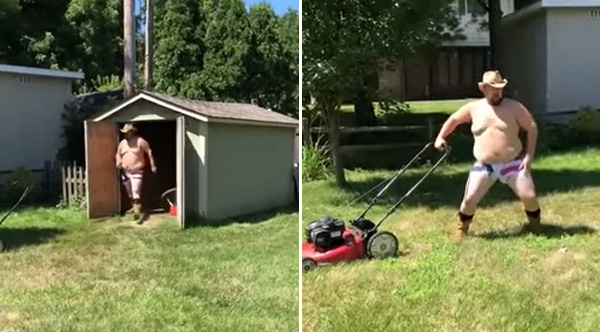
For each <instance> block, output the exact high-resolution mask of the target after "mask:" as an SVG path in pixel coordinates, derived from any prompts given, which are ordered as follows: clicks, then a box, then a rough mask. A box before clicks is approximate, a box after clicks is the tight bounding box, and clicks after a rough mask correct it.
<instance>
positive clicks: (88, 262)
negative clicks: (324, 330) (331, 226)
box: [0, 209, 299, 332]
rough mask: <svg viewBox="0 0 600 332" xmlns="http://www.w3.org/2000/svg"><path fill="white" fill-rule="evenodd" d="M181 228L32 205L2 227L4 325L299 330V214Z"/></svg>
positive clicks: (0, 315) (0, 321)
mask: <svg viewBox="0 0 600 332" xmlns="http://www.w3.org/2000/svg"><path fill="white" fill-rule="evenodd" d="M265 218H266V219H264V218H263V219H261V218H256V220H254V221H251V222H244V223H230V224H228V225H224V226H220V227H211V226H206V227H196V228H192V229H188V230H185V231H181V230H179V229H178V228H177V226H176V225H175V222H174V221H170V222H169V221H163V222H157V223H156V224H155V225H153V226H137V225H134V224H133V223H132V222H131V221H129V220H127V221H126V220H122V221H117V220H109V221H105V222H102V223H90V222H88V221H86V220H85V217H84V215H83V213H81V212H76V211H71V210H55V209H30V210H23V211H21V212H18V213H15V214H13V215H11V216H10V217H9V219H7V220H6V222H5V223H4V224H3V225H2V226H0V237H1V238H2V239H3V240H4V241H5V242H8V243H9V245H11V246H12V247H11V250H10V251H8V252H6V253H4V254H0V331H3V332H4V331H36V332H40V331H293V330H297V329H298V313H299V308H298V246H297V241H298V213H284V212H281V213H279V214H272V215H271V216H267V217H265Z"/></svg>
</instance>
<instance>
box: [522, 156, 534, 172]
mask: <svg viewBox="0 0 600 332" xmlns="http://www.w3.org/2000/svg"><path fill="white" fill-rule="evenodd" d="M532 162H533V160H532V159H531V157H530V156H529V154H526V155H525V157H523V161H522V162H521V166H519V170H526V171H528V172H529V171H530V170H531V163H532Z"/></svg>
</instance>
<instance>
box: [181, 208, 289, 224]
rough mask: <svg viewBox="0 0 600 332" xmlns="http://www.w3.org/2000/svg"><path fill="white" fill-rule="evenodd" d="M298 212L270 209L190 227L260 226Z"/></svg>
mask: <svg viewBox="0 0 600 332" xmlns="http://www.w3.org/2000/svg"><path fill="white" fill-rule="evenodd" d="M297 212H298V206H287V207H282V208H277V209H270V210H266V211H261V212H256V213H251V214H246V215H242V216H237V217H233V218H228V219H225V220H206V219H205V220H202V221H197V220H195V221H193V222H191V223H190V227H221V226H227V225H231V224H259V223H262V222H265V221H267V220H269V219H272V218H274V217H276V216H278V215H286V214H293V213H297Z"/></svg>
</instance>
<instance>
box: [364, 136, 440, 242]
mask: <svg viewBox="0 0 600 332" xmlns="http://www.w3.org/2000/svg"><path fill="white" fill-rule="evenodd" d="M429 144H431V143H429ZM448 154H450V146H448V147H446V148H445V149H444V154H443V155H442V156H441V157H440V159H438V161H437V162H436V163H435V164H434V165H433V167H431V169H430V170H429V171H428V172H427V173H425V175H423V177H422V178H421V179H420V180H419V181H418V182H417V183H416V184H415V185H414V186H412V188H410V189H409V190H408V191H407V192H406V194H404V196H402V198H400V200H398V202H396V204H394V206H392V207H391V208H390V209H389V210H388V212H387V213H386V214H385V216H383V218H381V220H380V221H379V222H378V223H377V225H375V227H374V228H373V229H372V230H371V231H373V230H376V229H377V228H379V226H380V225H381V224H382V223H383V221H384V220H385V219H386V218H387V217H389V216H390V215H391V214H392V213H394V211H395V210H396V208H398V206H400V204H402V202H403V201H404V200H405V199H406V198H407V197H408V196H410V194H411V193H412V192H413V191H414V190H415V189H417V187H418V186H419V185H420V184H421V183H422V182H423V181H425V179H426V178H427V177H428V176H429V175H430V174H431V173H433V171H434V170H435V169H436V168H437V167H438V166H439V165H440V164H441V163H442V161H443V160H444V159H446V157H447V156H448Z"/></svg>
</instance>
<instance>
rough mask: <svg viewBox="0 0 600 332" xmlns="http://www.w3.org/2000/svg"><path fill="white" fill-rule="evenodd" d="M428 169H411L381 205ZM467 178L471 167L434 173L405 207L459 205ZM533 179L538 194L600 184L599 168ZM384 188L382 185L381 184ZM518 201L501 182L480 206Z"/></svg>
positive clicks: (357, 190)
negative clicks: (415, 170)
mask: <svg viewBox="0 0 600 332" xmlns="http://www.w3.org/2000/svg"><path fill="white" fill-rule="evenodd" d="M424 174H425V172H424V171H423V172H421V171H419V172H412V173H409V174H404V175H402V176H401V177H400V178H399V179H398V180H397V181H396V182H395V183H394V184H393V185H392V186H391V187H390V188H389V189H388V191H387V192H386V193H384V194H383V195H382V197H381V198H380V200H379V202H378V204H393V203H394V202H396V201H397V200H398V199H400V198H401V197H402V196H403V195H404V194H405V193H406V192H407V191H408V189H410V187H412V186H413V185H414V184H415V183H417V182H418V181H419V179H420V178H421V177H422V176H423V175H424ZM467 177H468V169H467V170H465V171H464V172H461V173H452V174H451V175H443V174H439V173H436V172H435V171H434V173H432V174H431V175H430V176H429V177H427V178H426V179H425V181H423V183H422V184H421V185H420V186H419V187H418V188H417V189H416V190H415V191H414V192H413V193H412V195H411V196H410V197H408V198H407V199H406V200H405V201H404V202H403V203H402V205H403V206H407V205H408V206H426V207H430V208H438V207H441V206H446V207H447V206H453V207H458V206H459V204H460V201H461V200H462V196H463V194H464V187H465V184H466V181H467ZM533 179H534V181H535V186H536V191H537V194H538V196H540V197H541V196H545V195H550V194H554V193H560V192H568V191H571V190H577V189H582V188H585V187H598V186H600V171H585V170H581V171H580V170H546V169H541V170H535V169H534V170H533ZM383 180H384V178H382V177H375V178H369V179H366V180H364V181H353V182H351V183H350V184H349V187H348V188H347V189H345V190H346V191H347V192H350V193H352V194H353V196H355V197H359V196H360V195H361V194H362V193H365V192H367V191H368V190H370V189H371V188H373V187H375V186H376V185H377V184H379V183H380V182H382V181H383ZM379 188H383V186H381V187H379ZM379 188H378V190H379ZM376 192H377V190H375V191H373V192H372V193H370V194H369V195H366V196H365V197H363V198H362V199H361V200H359V202H362V203H363V204H366V203H368V202H369V201H370V199H371V198H372V197H374V196H375V194H376ZM516 200H518V199H517V197H516V196H515V194H514V193H513V192H512V190H511V189H510V188H509V187H508V186H507V185H505V184H503V183H501V182H500V181H496V183H495V185H494V186H493V187H492V188H491V189H490V191H489V192H488V193H487V194H486V195H485V196H484V198H483V200H482V201H481V204H480V206H482V207H483V206H493V205H496V204H500V203H503V202H513V201H516Z"/></svg>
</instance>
